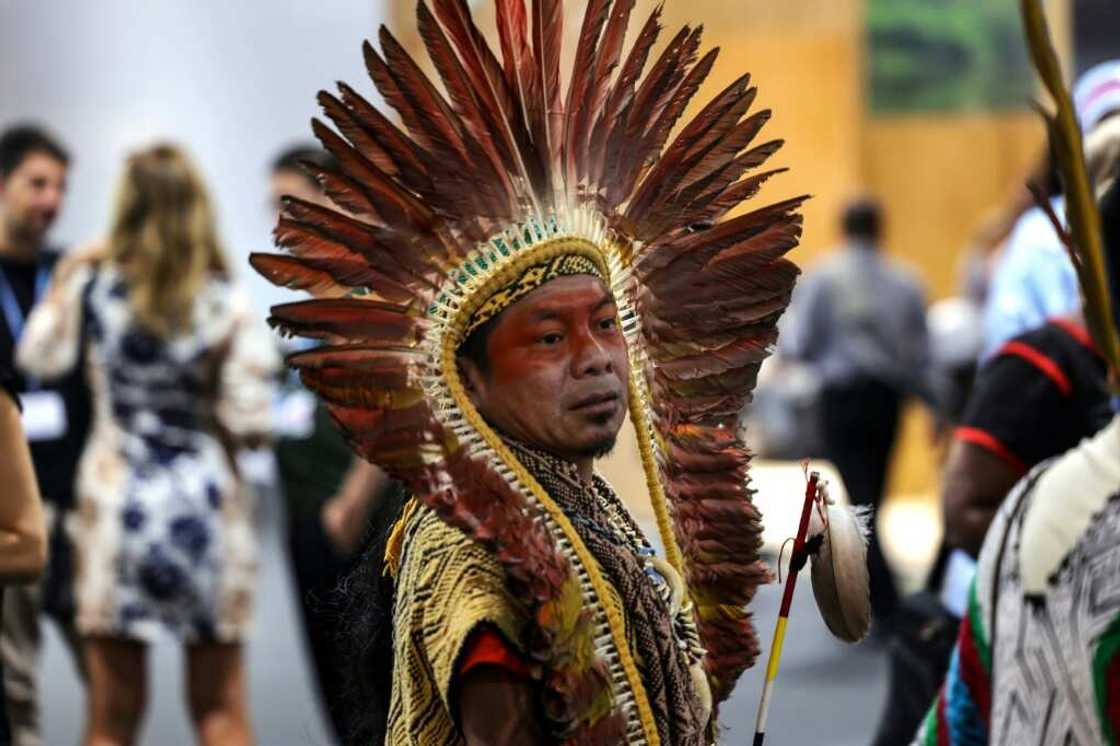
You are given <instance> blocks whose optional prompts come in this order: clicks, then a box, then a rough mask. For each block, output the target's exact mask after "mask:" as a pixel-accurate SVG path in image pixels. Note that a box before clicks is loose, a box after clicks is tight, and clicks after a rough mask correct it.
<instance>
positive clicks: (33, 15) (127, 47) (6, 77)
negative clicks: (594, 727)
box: [0, 0, 384, 311]
mask: <svg viewBox="0 0 1120 746" xmlns="http://www.w3.org/2000/svg"><path fill="white" fill-rule="evenodd" d="M383 4H384V3H383V0H224V1H222V0H0V127H4V126H7V125H9V124H11V123H13V122H15V121H19V120H24V119H33V120H39V121H42V122H43V123H45V124H47V125H48V126H49V127H51V128H52V129H53V130H54V131H56V132H57V133H58V134H59V136H60V137H61V138H62V139H63V140H65V142H66V145H67V146H68V147H69V149H70V150H71V152H72V154H73V156H74V167H73V170H72V174H71V182H70V193H69V198H68V201H67V204H66V206H65V210H64V213H63V215H62V217H61V218H60V220H59V223H58V225H57V227H56V229H55V231H54V234H53V237H54V239H55V240H56V241H57V242H59V243H62V244H64V245H69V244H72V243H73V242H79V241H84V240H88V239H90V238H92V237H95V236H96V235H98V234H99V233H101V232H102V231H104V230H105V228H106V225H107V221H108V214H109V210H110V207H111V204H112V199H113V194H114V191H115V189H116V179H117V177H118V175H119V168H120V164H121V161H122V158H123V156H124V155H125V154H126V153H127V152H129V151H130V150H132V149H134V148H136V147H138V146H143V145H145V144H148V143H150V142H152V141H153V140H155V139H162V138H168V139H172V140H176V141H178V142H181V143H183V144H185V145H186V146H187V147H188V148H189V149H190V151H191V152H192V153H193V154H194V156H195V158H196V160H197V161H198V162H199V164H200V166H201V168H202V170H203V173H204V175H205V177H206V179H207V181H208V183H209V184H210V187H211V191H212V194H213V197H214V201H215V202H216V204H217V208H218V212H219V215H220V220H221V228H222V236H223V238H224V240H225V242H226V246H227V248H228V250H229V254H230V258H231V260H232V261H233V263H234V264H235V265H236V266H237V267H238V268H239V270H240V271H241V276H242V277H243V278H244V279H245V280H246V281H247V282H248V283H249V287H250V288H251V290H252V292H253V295H254V297H255V299H256V300H257V302H258V304H259V305H260V306H261V309H262V311H263V310H264V308H265V307H266V306H267V305H268V304H270V303H272V302H276V301H278V300H291V299H292V294H291V293H290V292H288V291H281V290H277V289H276V288H273V287H271V286H270V285H269V284H268V283H267V282H265V281H264V280H262V279H261V278H259V277H257V276H256V274H255V273H254V272H253V271H252V270H251V268H249V267H248V264H247V263H246V261H245V257H246V256H247V254H248V253H249V252H250V251H255V250H261V249H267V248H269V247H270V246H271V237H270V230H271V227H272V226H271V223H272V220H271V216H270V215H269V212H268V209H267V207H266V193H265V184H266V177H267V172H268V164H269V162H270V160H271V159H272V158H273V156H274V155H275V154H276V152H277V151H278V150H279V149H280V148H282V147H284V146H286V145H288V144H290V143H292V142H293V141H295V140H301V139H303V140H306V139H309V138H310V127H309V125H308V121H309V119H310V117H311V116H312V115H314V114H316V113H317V106H316V104H315V94H316V92H317V91H318V90H319V89H321V88H331V87H333V85H334V81H335V80H340V79H341V80H346V81H347V82H349V83H351V84H352V85H355V86H356V87H357V88H358V90H359V91H362V92H363V93H365V94H368V95H370V96H372V95H373V85H372V83H370V82H369V78H368V77H367V76H366V74H365V70H364V67H363V65H362V59H361V42H362V40H363V39H365V38H375V37H376V31H377V24H378V23H380V21H381V17H382V12H381V6H382V5H383Z"/></svg>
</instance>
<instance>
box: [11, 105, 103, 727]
mask: <svg viewBox="0 0 1120 746" xmlns="http://www.w3.org/2000/svg"><path fill="white" fill-rule="evenodd" d="M69 162H70V157H69V155H68V154H67V152H66V150H65V149H64V148H63V147H62V146H61V145H60V144H59V142H58V141H57V140H56V139H54V137H52V136H51V135H50V134H49V133H48V132H47V131H46V130H44V129H42V128H41V127H38V126H35V125H16V126H13V127H11V128H9V129H7V130H5V131H4V132H3V133H0V311H2V312H3V313H2V318H0V350H2V355H3V358H2V359H0V366H7V367H8V368H9V369H13V365H12V355H13V351H14V349H15V345H16V344H17V343H18V342H19V339H20V337H21V335H22V334H23V330H24V326H25V321H26V319H27V317H28V315H29V314H30V313H31V310H32V308H33V307H34V306H35V304H36V303H38V302H39V301H40V300H41V299H42V296H43V293H44V292H45V290H46V287H47V284H48V282H49V280H50V277H51V273H52V272H53V271H54V268H55V265H56V264H57V263H58V260H59V257H60V256H61V253H60V251H59V250H58V248H57V247H55V246H53V245H51V244H50V243H49V242H48V240H47V234H48V232H49V231H50V229H51V226H52V225H54V223H55V219H56V218H57V217H58V215H59V212H60V211H61V209H62V204H63V200H64V197H65V195H66V182H67V172H68V170H69ZM14 375H15V378H14V380H13V385H14V387H15V390H16V391H17V392H18V393H19V395H20V398H21V399H22V409H23V424H24V431H25V434H26V438H27V439H28V440H29V441H30V445H31V458H32V462H33V464H34V466H35V475H36V478H37V480H38V484H39V491H40V493H41V494H42V496H43V499H44V501H45V503H46V504H45V505H44V511H45V520H46V524H45V525H46V526H47V533H48V537H49V543H50V553H49V560H50V566H49V569H48V572H47V577H46V578H45V580H44V581H43V582H42V583H38V582H35V583H31V584H25V585H16V586H12V587H11V588H9V589H8V592H7V593H5V594H4V601H3V626H2V629H0V662H2V664H3V669H4V677H3V683H4V694H5V704H6V707H5V709H6V710H7V714H8V716H9V719H10V724H11V729H12V739H13V742H14V743H15V744H17V745H18V746H38V745H39V744H41V743H42V737H41V734H40V729H41V722H40V709H41V708H40V702H39V659H40V648H41V645H42V636H41V630H40V626H39V615H40V612H41V611H45V612H46V613H47V614H48V615H49V616H51V617H52V618H54V620H55V621H56V622H57V623H58V627H59V630H60V632H61V633H62V638H63V640H65V641H66V642H67V643H68V645H69V646H70V649H71V652H72V653H73V654H74V659H75V661H76V662H78V669H79V672H80V669H81V664H80V656H79V655H78V654H77V650H76V647H75V645H76V641H75V636H74V626H73V625H74V604H73V591H72V577H71V576H72V570H71V552H72V549H71V546H70V543H69V541H68V539H67V537H66V536H65V531H64V529H63V526H64V524H65V522H66V519H67V516H68V515H69V514H70V512H71V510H72V507H73V502H74V475H75V471H76V469H77V459H78V453H79V452H80V451H81V448H82V444H83V442H84V440H85V437H86V431H87V429H88V422H89V401H88V391H87V389H86V387H85V385H84V384H83V382H82V380H81V377H80V376H79V375H76V374H74V375H69V376H66V377H64V378H61V379H59V380H56V381H51V382H49V383H45V382H42V381H39V380H37V379H36V378H34V377H27V376H23V375H20V374H19V373H18V372H15V373H14Z"/></svg>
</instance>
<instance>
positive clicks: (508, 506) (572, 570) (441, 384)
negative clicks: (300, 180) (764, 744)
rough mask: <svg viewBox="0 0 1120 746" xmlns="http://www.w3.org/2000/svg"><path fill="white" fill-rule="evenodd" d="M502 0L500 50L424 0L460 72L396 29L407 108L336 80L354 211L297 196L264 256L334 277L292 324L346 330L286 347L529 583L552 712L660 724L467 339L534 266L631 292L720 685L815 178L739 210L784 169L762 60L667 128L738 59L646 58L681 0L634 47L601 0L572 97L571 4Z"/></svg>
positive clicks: (684, 33)
mask: <svg viewBox="0 0 1120 746" xmlns="http://www.w3.org/2000/svg"><path fill="white" fill-rule="evenodd" d="M497 5H498V8H497V18H498V37H499V39H500V46H501V57H500V59H499V57H498V56H497V55H496V54H495V52H494V51H492V50H491V49H490V47H489V46H488V45H487V43H486V41H485V40H484V38H483V35H482V33H481V32H480V30H479V29H478V27H477V26H476V25H475V23H474V21H473V20H472V18H471V15H470V12H469V9H468V5H467V3H466V2H465V0H434V2H433V3H432V6H431V7H430V8H429V6H428V4H427V3H425V2H420V3H419V4H418V6H417V18H418V21H419V29H420V34H421V37H422V38H423V41H424V45H425V47H426V48H427V51H428V54H429V55H430V57H431V60H432V62H433V63H434V66H435V69H436V70H437V71H438V74H439V79H440V82H441V83H442V86H441V87H439V86H437V85H436V84H435V83H434V82H432V81H430V80H429V79H428V78H427V77H426V76H425V75H424V74H423V73H422V71H421V69H420V68H419V67H418V65H417V64H416V62H414V61H413V59H412V58H411V57H410V56H409V55H408V54H407V53H406V52H405V50H404V48H403V47H402V46H401V44H400V43H399V42H398V41H397V40H396V39H395V38H394V37H393V35H392V34H391V33H390V32H389V31H388V30H387V29H385V28H384V27H383V28H381V30H380V34H379V38H380V47H381V49H380V51H377V50H375V49H374V48H373V46H371V45H370V44H368V43H367V44H366V45H365V46H364V48H363V51H364V54H365V62H366V67H367V69H368V71H369V74H370V77H371V78H372V79H373V82H374V84H375V86H376V88H377V90H378V92H379V93H380V94H381V96H382V97H383V98H384V100H385V101H386V102H387V103H388V104H389V105H390V106H391V107H392V108H393V109H394V110H395V111H396V113H397V115H398V116H399V118H400V121H401V123H402V124H403V126H398V125H396V124H394V122H393V121H391V120H390V119H389V118H388V117H386V116H385V115H384V114H382V113H381V112H380V111H379V110H378V109H377V108H376V107H375V106H373V105H372V104H370V103H369V102H367V101H366V100H365V99H364V98H362V97H361V96H360V95H359V94H358V93H357V92H356V91H355V90H354V89H352V88H351V87H350V86H348V85H345V84H342V83H340V84H339V86H338V95H337V96H336V95H332V94H330V93H327V92H322V93H320V94H319V102H320V104H321V105H322V108H323V110H324V112H325V113H326V115H327V117H328V118H329V119H330V120H331V121H332V122H333V123H334V125H335V127H336V128H337V132H336V131H335V130H332V129H331V128H329V127H327V126H326V125H325V124H323V123H322V122H320V121H318V120H316V121H314V122H313V128H314V130H315V133H316V134H317V135H318V137H319V139H320V140H321V141H322V142H323V144H324V145H325V146H326V148H327V149H328V150H329V151H330V152H331V153H333V154H334V155H335V157H336V158H337V159H338V163H339V167H338V168H337V169H336V170H331V169H323V168H315V167H312V168H313V170H314V172H315V174H316V175H317V177H318V178H319V180H320V182H321V183H322V185H323V187H324V189H325V190H326V192H327V194H328V195H329V196H330V198H331V199H332V200H333V201H334V203H335V204H336V205H337V206H338V207H339V208H341V210H342V211H344V212H340V211H335V210H331V209H326V208H323V207H318V206H316V205H313V204H310V203H307V202H304V201H301V200H297V199H288V200H287V201H286V203H285V206H284V209H283V214H282V217H281V219H280V222H279V225H278V226H277V229H276V238H277V242H278V243H279V244H280V245H281V246H283V247H284V248H286V249H288V251H289V252H290V254H289V255H287V256H276V255H263V254H258V255H254V256H253V257H252V262H253V265H254V267H256V268H257V270H258V271H260V272H261V273H263V274H264V275H265V276H266V277H268V278H269V279H270V280H272V281H273V282H275V283H277V284H279V285H284V286H287V287H290V288H293V289H300V290H306V291H309V292H311V293H312V294H313V295H315V296H316V299H314V300H309V301H304V302H298V303H291V304H286V305H281V306H277V307H275V308H274V309H273V311H272V313H273V315H272V318H271V322H272V323H273V324H274V325H275V326H277V327H279V328H280V329H282V330H284V331H285V332H287V333H291V334H296V335H301V336H307V337H313V338H316V339H319V340H322V341H323V342H324V345H323V346H321V347H319V348H317V349H315V350H312V351H308V352H300V353H297V354H295V355H293V356H292V357H291V358H290V362H291V364H292V365H294V366H295V367H297V368H298V369H299V370H300V373H301V376H302V379H303V381H304V382H305V384H306V385H308V386H309V387H310V388H312V389H314V390H315V391H317V392H318V393H319V394H320V395H322V396H323V398H324V399H325V400H326V402H327V403H328V404H329V406H330V409H331V412H332V413H333V415H334V418H335V420H336V421H337V422H338V424H339V425H340V427H341V428H342V430H343V431H344V433H345V434H346V436H347V437H348V438H349V440H350V442H351V443H352V445H353V447H354V448H355V450H357V451H358V452H359V453H360V454H361V455H362V456H364V457H365V458H367V459H369V460H370V461H372V462H374V463H377V464H379V465H380V466H382V467H384V468H385V469H386V470H388V471H389V472H390V473H391V474H393V475H394V476H396V477H398V478H400V479H402V480H404V481H405V482H406V483H407V484H408V485H409V487H410V488H411V490H412V491H413V493H414V494H415V495H416V496H417V497H418V498H419V499H420V500H422V501H423V502H424V503H425V504H426V505H428V506H430V507H431V508H433V509H434V510H435V511H436V512H438V513H439V515H440V516H442V517H443V519H444V520H446V521H447V522H449V523H451V524H453V525H455V526H457V527H459V528H461V529H462V530H463V531H464V532H466V533H467V534H468V535H470V536H472V537H473V538H475V539H476V540H477V541H479V542H481V543H483V544H484V545H486V546H487V547H489V548H490V549H491V550H492V551H493V552H494V553H495V554H496V556H497V557H498V558H499V559H500V560H501V561H502V562H503V563H504V565H505V567H506V570H507V576H508V578H509V582H510V583H511V584H514V585H515V586H516V587H517V590H519V591H521V592H523V594H524V596H525V597H526V598H531V599H532V601H533V608H534V613H535V624H536V629H535V630H534V634H532V635H530V639H531V646H532V647H533V648H534V649H533V650H531V651H530V653H531V654H532V655H533V656H534V657H535V658H536V659H537V660H538V661H540V662H541V663H542V664H543V665H542V669H543V670H544V672H545V673H544V674H543V677H544V678H543V681H542V684H543V686H544V688H545V691H546V693H547V695H546V697H545V701H546V703H548V704H547V707H548V709H549V712H548V714H549V716H550V718H551V719H552V720H553V721H554V724H555V726H556V728H557V730H558V732H559V733H560V734H561V735H563V736H564V737H566V738H567V739H568V740H569V741H571V742H590V741H594V740H595V738H596V736H600V737H602V736H604V735H607V734H610V733H612V732H617V730H618V729H619V728H624V729H625V730H626V732H627V740H628V741H629V742H634V743H656V742H657V731H656V728H655V727H654V725H653V723H652V720H651V715H650V706H649V702H648V700H647V698H646V696H645V693H644V691H643V688H642V683H641V680H640V677H639V675H638V671H637V668H636V665H635V663H634V661H633V660H632V659H631V657H630V655H629V654H628V653H627V641H626V639H625V633H624V630H623V625H622V620H621V619H620V618H616V615H615V614H613V613H611V612H610V611H609V610H608V609H607V607H606V606H605V605H604V604H602V603H600V602H599V600H600V599H602V598H603V597H604V594H605V593H606V592H607V591H606V584H605V581H604V580H603V577H602V574H601V571H600V570H599V568H598V566H597V565H596V563H595V561H594V560H593V558H592V557H591V556H590V554H589V553H588V550H587V549H586V547H585V546H584V545H583V543H582V542H581V540H580V538H579V535H578V534H577V533H576V532H575V531H574V530H573V528H572V526H571V524H570V523H569V522H568V519H567V518H566V517H565V515H564V513H563V512H562V511H561V510H560V509H559V508H558V507H557V506H556V505H555V504H554V503H553V501H552V499H551V498H550V497H549V495H548V494H547V493H546V492H545V491H544V490H543V489H542V488H541V486H540V485H539V484H538V483H537V482H536V480H534V479H533V477H532V476H531V475H530V474H529V472H528V471H527V470H526V469H525V468H524V466H522V465H521V464H520V463H519V462H518V460H517V459H516V458H515V457H514V455H513V454H512V453H511V452H510V450H509V449H508V448H507V446H506V445H505V444H504V443H503V441H502V440H501V438H500V437H499V436H498V435H497V434H496V433H495V432H494V431H493V429H492V428H491V427H490V426H489V425H488V424H487V423H486V422H485V421H484V420H483V419H482V417H481V416H480V415H479V413H478V412H477V410H476V409H475V408H474V406H473V405H472V404H471V402H470V400H469V398H468V397H467V395H466V393H465V391H464V388H463V384H462V382H461V381H460V379H459V374H458V371H457V368H456V354H457V350H458V348H459V346H460V344H461V343H462V342H463V341H464V338H465V335H466V333H467V332H468V330H469V329H470V328H473V326H474V325H475V323H476V321H477V320H478V318H479V317H480V316H479V314H486V313H490V314H491V315H493V313H496V312H500V310H501V307H503V305H502V303H497V305H495V302H494V301H493V299H494V298H495V297H496V296H499V295H500V296H502V297H508V296H510V295H511V288H515V287H516V286H517V285H518V284H519V283H520V282H522V281H523V280H524V278H526V277H528V276H532V277H535V276H538V275H539V274H540V273H541V272H549V271H552V269H556V270H557V271H560V272H561V273H562V270H563V269H564V267H567V268H568V271H569V273H570V272H572V271H579V272H590V273H592V274H597V275H598V276H600V277H602V278H603V279H604V281H605V282H606V284H607V285H608V286H609V287H610V288H611V290H612V291H613V294H614V297H615V300H616V302H617V304H618V307H619V311H620V320H621V324H622V328H623V332H624V334H625V337H626V341H627V344H628V348H629V354H630V357H631V362H632V365H631V380H630V382H629V386H630V393H631V396H630V414H631V419H632V421H633V423H634V426H635V428H636V430H637V435H638V442H639V446H640V449H641V455H642V459H643V464H644V467H645V470H646V481H647V485H648V487H649V491H650V495H651V501H652V503H653V507H654V512H655V515H656V517H657V523H658V528H659V530H660V533H661V538H662V541H663V543H664V545H665V547H666V554H667V558H668V560H669V561H670V563H671V564H673V565H674V566H675V567H676V568H677V569H678V570H681V571H682V574H683V575H684V577H686V578H687V581H688V584H689V591H690V594H691V598H692V600H693V602H694V605H695V609H696V614H697V621H698V625H699V629H700V633H701V639H702V642H703V645H704V647H705V648H706V650H707V657H706V660H705V665H706V670H707V671H708V673H709V677H710V680H711V683H712V685H713V692H714V694H715V695H716V700H717V701H719V700H720V699H723V698H725V697H726V696H727V695H728V694H729V693H730V691H731V688H732V687H733V685H734V684H735V681H736V679H737V678H738V676H739V674H740V673H741V672H742V671H743V670H744V669H745V668H746V667H747V666H749V665H750V664H751V663H752V662H753V661H754V659H755V657H756V656H757V652H758V644H757V640H756V637H755V633H754V630H753V628H752V626H751V624H750V620H749V616H748V614H747V612H746V609H745V606H746V604H747V603H748V602H749V601H750V599H751V597H752V596H753V594H754V591H755V588H756V587H757V585H758V584H759V583H760V582H762V581H763V579H765V578H766V577H767V572H766V570H765V568H764V567H763V566H762V565H761V564H760V563H759V562H758V554H757V553H758V549H759V546H760V543H761V541H760V520H759V514H758V511H757V510H756V509H755V507H754V505H753V504H752V502H751V494H752V493H751V488H750V486H749V482H748V477H747V464H748V461H749V453H748V451H747V448H746V447H745V445H744V443H743V441H742V439H741V437H740V434H739V430H738V417H739V414H740V411H741V410H742V408H743V406H744V404H745V403H746V402H747V400H748V399H749V397H750V393H751V390H752V388H753V387H754V383H755V377H756V374H757V371H758V367H759V365H760V363H761V362H762V360H763V359H764V358H765V357H766V356H767V354H768V353H769V351H770V349H771V346H772V344H773V342H774V341H775V338H776V335H777V331H776V323H777V320H778V317H779V315H780V314H781V313H782V311H783V310H784V308H785V307H786V304H787V302H788V300H789V297H790V293H791V290H792V288H793V283H794V278H795V276H796V275H797V269H796V267H795V266H794V265H793V264H791V263H790V262H789V261H787V260H786V259H784V258H783V255H784V254H785V253H786V252H787V251H789V250H790V249H791V248H792V247H793V246H795V245H796V244H797V241H798V239H799V237H800V233H801V216H800V215H799V214H798V208H799V206H800V205H801V203H802V202H803V201H804V199H805V198H804V197H799V198H797V199H791V200H788V201H784V202H779V203H776V204H771V205H768V206H765V207H761V208H758V209H755V210H753V211H750V212H745V213H743V214H739V215H737V216H735V217H730V216H729V215H730V213H731V212H732V211H733V210H734V209H735V208H736V207H738V206H739V205H740V204H741V203H742V202H744V201H745V200H747V199H748V198H750V197H752V196H754V195H755V193H756V192H757V191H758V190H759V187H760V186H761V185H762V183H763V182H764V181H766V180H767V179H768V178H769V177H770V176H772V175H773V174H774V173H777V172H778V170H771V171H761V172H760V171H758V168H759V167H760V166H761V165H762V164H763V163H764V162H765V161H766V160H767V158H768V157H769V156H770V155H771V154H773V153H774V152H775V151H776V150H777V149H778V148H779V146H780V145H781V142H780V141H777V140H772V141H768V142H764V143H762V144H756V139H757V135H758V133H759V130H760V129H761V127H762V125H763V124H764V123H765V122H766V120H767V119H768V118H769V112H768V111H760V112H757V113H753V114H750V115H748V109H749V108H750V106H751V104H752V102H753V101H754V98H755V89H754V88H753V87H751V86H750V84H749V76H743V77H741V78H739V79H738V80H736V81H735V82H734V83H732V84H731V85H730V86H728V87H727V88H726V89H725V90H724V91H723V92H721V93H720V94H719V95H717V96H716V97H715V98H714V99H713V100H712V101H711V102H710V103H708V105H707V106H705V107H704V108H703V110H702V111H701V112H700V113H699V114H698V115H697V116H696V117H695V118H693V119H692V120H691V121H690V122H688V123H687V124H686V125H684V126H683V127H681V128H680V130H679V132H678V133H677V135H676V136H675V137H673V138H671V139H670V134H671V133H672V131H673V130H674V129H675V127H676V125H677V123H678V120H679V119H680V118H681V116H682V114H683V112H684V110H685V108H686V106H687V105H688V103H689V101H690V100H691V99H692V98H693V96H694V95H695V93H696V92H697V90H698V89H699V87H700V85H701V83H702V82H703V81H704V79H705V78H706V76H707V75H708V73H709V71H710V70H711V68H712V65H713V63H714V61H715V58H716V53H717V50H714V49H713V50H711V51H709V52H707V53H706V54H704V55H703V56H701V55H700V29H699V28H691V27H685V28H683V29H681V31H680V32H679V33H677V34H676V35H675V36H673V38H672V39H671V40H670V41H669V43H668V45H667V46H665V47H664V49H663V50H662V51H661V53H660V55H658V56H657V57H656V58H655V59H654V61H653V63H652V65H650V64H648V63H649V61H650V58H651V52H652V50H653V47H654V43H655V41H656V40H657V37H658V34H659V31H660V29H661V24H660V18H661V12H660V8H658V9H655V10H654V11H653V12H652V13H651V15H650V16H649V17H648V19H647V20H646V21H645V22H644V23H643V24H642V25H641V27H640V30H639V31H638V33H637V35H636V36H635V37H634V38H633V40H632V41H631V42H630V44H629V48H628V51H626V52H625V53H624V37H625V36H626V31H627V27H628V25H629V22H630V16H631V11H632V10H633V7H634V0H589V1H588V2H587V4H586V11H585V13H584V17H583V22H582V26H581V28H580V34H579V42H578V46H577V48H576V51H575V62H574V64H573V66H572V69H571V73H570V76H569V85H568V88H567V91H566V92H564V91H562V88H561V72H560V58H561V38H562V24H561V19H562V17H563V8H562V5H563V4H562V2H561V1H560V0H532V2H531V4H530V5H529V7H528V8H527V7H526V5H525V3H524V0H498V2H497ZM779 170H780V169H779ZM577 265H578V267H582V269H578V268H577V269H575V270H572V269H571V267H572V266H577ZM550 268H551V269H550ZM512 295H516V293H512ZM495 309H496V310H495Z"/></svg>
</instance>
